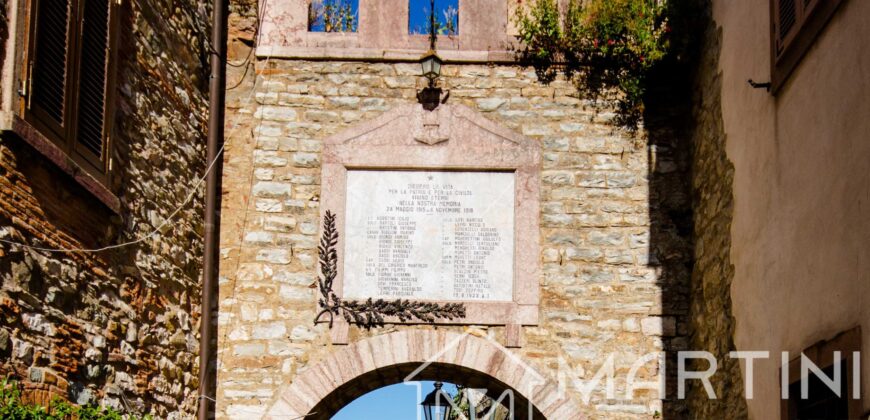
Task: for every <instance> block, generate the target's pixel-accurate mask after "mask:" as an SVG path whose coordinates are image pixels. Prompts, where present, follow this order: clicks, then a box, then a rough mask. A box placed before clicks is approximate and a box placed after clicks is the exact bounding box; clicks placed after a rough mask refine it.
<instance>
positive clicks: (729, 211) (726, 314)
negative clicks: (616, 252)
mask: <svg viewBox="0 0 870 420" xmlns="http://www.w3.org/2000/svg"><path fill="white" fill-rule="evenodd" d="M708 6H709V5H708ZM706 19H707V24H708V26H707V28H706V31H705V32H704V34H703V38H702V39H703V41H702V42H701V49H700V51H701V53H700V61H699V63H698V66H697V69H698V70H697V71H698V73H697V75H696V80H695V87H694V92H695V96H694V104H695V106H694V110H695V112H694V120H695V128H694V135H693V140H692V142H693V145H694V148H693V156H692V161H693V168H692V188H693V199H692V205H693V209H694V225H695V233H694V237H695V267H694V271H693V273H692V290H691V309H690V317H689V319H690V320H691V323H692V325H691V327H692V335H691V337H690V345H691V349H693V350H704V351H708V352H710V353H712V354H713V355H714V356H716V359H717V360H718V362H719V369H718V371H717V374H716V375H715V376H713V377H712V379H711V381H712V384H713V388H714V391H715V392H716V395H717V397H718V399H715V400H712V399H708V398H707V394H706V392H705V391H704V389H703V387H702V386H701V384H700V382H699V381H691V382H690V383H689V388H688V390H687V397H688V398H687V402H686V404H687V406H688V408H689V409H690V412H691V413H692V415H693V418H699V419H701V418H705V419H708V418H727V419H743V418H747V407H746V400H745V398H744V384H743V379H742V371H741V369H740V364H739V363H738V361H737V359H732V358H730V357H728V353H729V352H730V351H734V350H735V345H734V317H733V315H732V312H731V307H732V302H731V281H732V280H733V278H734V266H733V264H732V263H731V258H730V253H731V221H732V218H733V216H732V215H733V211H734V196H733V192H732V191H733V187H732V185H733V182H734V165H733V164H732V163H731V161H730V160H729V158H728V156H727V154H726V150H725V140H726V138H725V132H724V125H723V121H722V109H721V98H722V96H721V92H722V75H721V73H720V69H719V51H720V49H721V31H720V30H719V29H718V28H717V27H716V26H715V22H713V21H712V18H711V17H710V16H709V11H708V15H707V16H706ZM693 369H697V370H704V369H707V363H706V362H700V363H698V366H695V367H693Z"/></svg>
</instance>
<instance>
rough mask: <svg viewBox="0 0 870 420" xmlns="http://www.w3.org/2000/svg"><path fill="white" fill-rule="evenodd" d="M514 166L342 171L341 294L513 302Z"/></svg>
mask: <svg viewBox="0 0 870 420" xmlns="http://www.w3.org/2000/svg"><path fill="white" fill-rule="evenodd" d="M514 191H515V190H514V174H513V173H512V172H451V171H383V170H348V171H347V201H346V203H347V208H346V213H345V216H346V218H345V220H346V222H345V226H344V229H343V231H342V234H343V235H344V240H345V248H344V290H343V291H344V298H345V299H366V298H369V297H373V298H389V299H393V298H410V299H418V300H436V301H458V300H480V301H511V300H512V299H513V276H514Z"/></svg>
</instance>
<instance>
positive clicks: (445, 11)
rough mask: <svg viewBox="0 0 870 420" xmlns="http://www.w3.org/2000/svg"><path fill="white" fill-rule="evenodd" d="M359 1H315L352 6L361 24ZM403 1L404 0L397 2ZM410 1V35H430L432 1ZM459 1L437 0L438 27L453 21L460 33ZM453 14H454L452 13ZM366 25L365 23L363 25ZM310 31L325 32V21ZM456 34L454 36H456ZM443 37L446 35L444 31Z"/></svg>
mask: <svg viewBox="0 0 870 420" xmlns="http://www.w3.org/2000/svg"><path fill="white" fill-rule="evenodd" d="M359 1H360V0H313V3H312V4H314V5H317V4H332V5H336V6H340V7H344V6H350V8H351V10H352V12H351V13H352V14H353V16H354V20H355V21H356V23H357V24H359ZM395 1H402V0H395ZM405 1H408V2H409V3H408V33H411V34H425V35H428V34H429V8H430V0H405ZM458 10H459V0H435V19H436V20H437V22H438V26H439V27H441V28H445V27H446V23H447V20H448V19H450V20H452V21H453V27H454V28H456V30H455V33H459V17H458V16H459V15H458ZM451 12H452V13H451ZM363 24H364V23H363ZM309 30H311V31H313V32H323V30H324V24H323V19H322V18H321V19H318V20H317V21H315V22H314V23H313V24H312V26H311V27H310V28H309ZM455 33H454V34H455ZM441 35H446V32H445V31H444V30H442V31H441Z"/></svg>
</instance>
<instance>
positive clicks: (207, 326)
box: [198, 0, 228, 420]
mask: <svg viewBox="0 0 870 420" xmlns="http://www.w3.org/2000/svg"><path fill="white" fill-rule="evenodd" d="M227 1H228V0H214V11H213V15H212V19H213V21H212V33H211V48H212V50H211V59H210V61H211V76H210V78H209V89H208V100H209V105H208V146H207V151H206V155H207V158H206V165H210V164H211V162H215V163H214V165H213V167H212V168H211V170H210V171H209V172H208V173H207V174H206V180H205V238H203V239H204V242H205V243H204V248H205V249H204V253H203V262H202V264H203V267H202V314H201V320H200V328H201V330H200V341H199V410H198V412H199V420H208V419H209V418H211V416H210V414H211V413H212V411H213V410H214V404H213V402H214V399H215V390H214V386H213V385H214V381H215V376H214V374H215V372H213V371H212V367H213V362H212V360H210V359H211V357H210V356H211V355H213V354H214V348H213V346H212V340H213V339H214V334H213V332H214V328H212V322H213V320H212V307H213V305H214V302H215V296H216V295H217V290H215V286H216V284H217V282H216V281H215V278H216V277H217V265H218V234H219V231H218V228H219V225H218V223H219V218H218V211H219V208H218V198H219V197H218V194H219V191H218V182H219V181H220V178H219V177H220V174H221V163H220V161H216V159H217V158H218V151H219V150H220V148H221V145H222V144H223V140H224V100H225V97H224V92H225V91H224V89H225V87H226V80H225V76H226V67H225V63H226V58H227V53H226V46H227ZM206 167H207V168H208V166H206Z"/></svg>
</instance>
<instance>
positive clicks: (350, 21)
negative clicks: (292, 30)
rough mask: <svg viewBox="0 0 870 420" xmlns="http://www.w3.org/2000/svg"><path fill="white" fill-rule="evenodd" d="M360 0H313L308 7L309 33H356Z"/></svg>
mask: <svg viewBox="0 0 870 420" xmlns="http://www.w3.org/2000/svg"><path fill="white" fill-rule="evenodd" d="M358 26H359V0H311V3H310V4H309V5H308V31H309V32H356V31H357V27H358Z"/></svg>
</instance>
